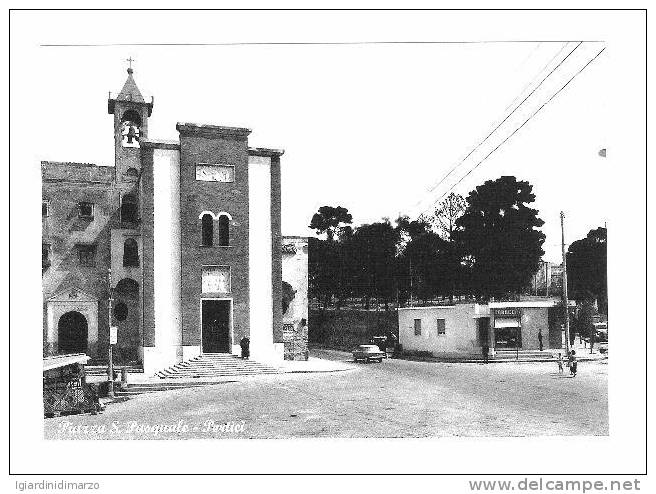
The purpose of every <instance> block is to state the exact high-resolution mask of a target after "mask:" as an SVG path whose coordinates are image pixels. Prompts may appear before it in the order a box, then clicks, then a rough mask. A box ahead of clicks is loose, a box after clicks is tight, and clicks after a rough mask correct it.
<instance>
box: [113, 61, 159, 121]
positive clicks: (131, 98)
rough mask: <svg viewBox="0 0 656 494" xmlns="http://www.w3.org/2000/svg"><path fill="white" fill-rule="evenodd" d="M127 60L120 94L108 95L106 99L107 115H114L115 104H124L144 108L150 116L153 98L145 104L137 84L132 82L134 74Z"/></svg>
mask: <svg viewBox="0 0 656 494" xmlns="http://www.w3.org/2000/svg"><path fill="white" fill-rule="evenodd" d="M128 60H129V61H130V67H129V68H128V78H127V79H126V80H125V84H123V89H121V92H120V93H118V95H117V96H114V95H112V93H109V98H108V99H107V113H109V114H114V107H115V105H116V102H125V103H129V104H130V103H131V104H133V105H144V106H146V107H147V109H148V116H150V115H151V114H152V112H153V103H154V98H151V100H150V101H149V102H146V100H145V99H144V97H143V95H142V94H141V91H139V88H138V87H137V83H136V82H135V81H134V77H133V76H132V74H133V73H134V70H133V69H132V60H131V59H128Z"/></svg>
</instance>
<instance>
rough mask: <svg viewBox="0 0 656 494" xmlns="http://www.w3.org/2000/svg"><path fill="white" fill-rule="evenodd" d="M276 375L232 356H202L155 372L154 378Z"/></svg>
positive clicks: (267, 369) (261, 366) (264, 367)
mask: <svg viewBox="0 0 656 494" xmlns="http://www.w3.org/2000/svg"><path fill="white" fill-rule="evenodd" d="M277 373H278V369H276V368H275V367H272V366H268V365H265V364H261V363H259V362H254V361H252V360H245V359H241V358H239V357H236V356H234V355H230V354H203V355H199V356H197V357H193V358H191V359H189V360H186V361H184V362H179V363H177V364H175V365H172V366H171V367H168V368H166V369H162V370H161V371H159V372H156V373H155V376H157V377H160V378H162V379H165V378H168V379H182V378H187V379H196V378H203V377H207V378H215V377H231V376H251V375H258V374H277Z"/></svg>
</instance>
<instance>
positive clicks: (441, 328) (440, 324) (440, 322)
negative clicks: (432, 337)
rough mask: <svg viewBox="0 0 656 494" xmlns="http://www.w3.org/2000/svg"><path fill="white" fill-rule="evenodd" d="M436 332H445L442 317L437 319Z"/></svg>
mask: <svg viewBox="0 0 656 494" xmlns="http://www.w3.org/2000/svg"><path fill="white" fill-rule="evenodd" d="M437 334H438V335H439V334H446V324H445V321H444V319H438V320H437Z"/></svg>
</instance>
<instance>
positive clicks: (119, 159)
mask: <svg viewBox="0 0 656 494" xmlns="http://www.w3.org/2000/svg"><path fill="white" fill-rule="evenodd" d="M127 61H128V62H129V63H130V66H129V67H128V78H127V79H126V81H125V84H123V89H121V92H120V93H119V94H118V95H117V96H116V97H114V96H113V95H112V93H109V98H108V100H107V113H109V114H110V115H114V153H115V166H116V181H117V182H126V181H127V182H132V181H134V180H135V179H136V177H138V176H139V173H140V172H141V159H140V147H139V146H140V145H139V142H140V140H141V139H144V138H145V137H147V136H148V117H150V115H151V113H152V112H153V103H154V98H151V100H150V102H146V100H145V99H144V97H143V96H142V94H141V91H139V88H138V87H137V84H136V82H134V77H132V74H133V73H134V70H133V69H132V62H133V60H132V58H128V60H127Z"/></svg>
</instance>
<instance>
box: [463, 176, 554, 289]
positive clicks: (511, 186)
mask: <svg viewBox="0 0 656 494" xmlns="http://www.w3.org/2000/svg"><path fill="white" fill-rule="evenodd" d="M532 191H533V186H532V185H530V184H529V183H528V182H526V181H518V180H517V179H516V178H515V177H509V176H503V177H500V178H498V179H496V180H494V181H492V180H488V181H486V182H485V183H484V184H483V185H479V186H478V187H476V189H475V190H473V191H471V192H470V193H469V195H468V196H467V209H466V210H465V213H464V214H463V215H462V216H461V217H460V218H458V219H457V220H456V227H457V229H456V230H455V231H454V232H453V233H454V240H455V241H456V242H457V244H458V248H459V249H460V252H461V255H462V257H463V260H464V261H465V264H466V265H467V266H468V267H469V270H470V273H469V274H470V280H471V287H470V290H472V292H473V293H474V294H475V295H477V296H482V297H496V298H500V297H503V296H504V295H507V294H510V293H520V292H521V290H522V289H523V288H524V287H525V286H526V285H527V284H528V283H530V280H531V277H532V276H533V273H535V271H536V270H537V269H538V266H539V262H540V259H541V258H542V255H543V254H544V251H543V250H542V244H543V243H544V239H545V235H544V233H542V232H541V231H539V230H537V228H539V227H540V226H542V225H543V224H544V221H542V220H541V219H540V218H538V211H537V210H535V209H532V208H530V207H529V206H528V205H529V204H531V203H533V202H534V201H535V194H533V192H532Z"/></svg>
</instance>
